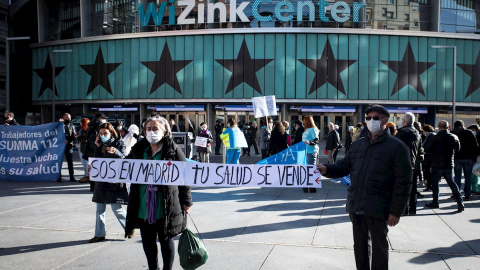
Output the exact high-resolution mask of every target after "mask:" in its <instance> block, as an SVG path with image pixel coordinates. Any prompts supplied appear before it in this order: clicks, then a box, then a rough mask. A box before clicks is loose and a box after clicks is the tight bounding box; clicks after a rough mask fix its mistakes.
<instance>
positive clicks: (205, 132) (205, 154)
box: [197, 123, 213, 163]
mask: <svg viewBox="0 0 480 270" xmlns="http://www.w3.org/2000/svg"><path fill="white" fill-rule="evenodd" d="M200 128H201V131H200V133H199V134H198V136H197V138H199V137H202V138H206V141H207V144H206V145H205V147H203V146H197V152H198V154H199V155H200V162H203V163H210V157H209V156H210V153H211V152H212V144H213V135H212V132H210V130H209V129H208V127H207V124H206V123H201V124H200Z"/></svg>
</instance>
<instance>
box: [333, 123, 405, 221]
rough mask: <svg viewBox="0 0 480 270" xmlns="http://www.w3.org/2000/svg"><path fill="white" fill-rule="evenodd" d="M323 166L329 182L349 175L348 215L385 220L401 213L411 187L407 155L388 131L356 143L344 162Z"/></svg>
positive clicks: (403, 147) (399, 142)
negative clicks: (359, 214) (330, 179)
mask: <svg viewBox="0 0 480 270" xmlns="http://www.w3.org/2000/svg"><path fill="white" fill-rule="evenodd" d="M324 165H325V166H326V167H327V173H326V174H325V176H326V177H328V178H340V177H343V176H346V175H348V174H350V179H351V181H352V186H350V187H349V188H348V195H347V212H349V213H352V214H353V213H362V214H364V215H366V216H371V217H376V218H380V219H384V220H387V219H388V215H389V214H392V215H394V216H396V217H400V216H402V214H403V213H404V211H405V206H406V205H407V201H408V199H409V195H410V189H411V186H412V173H413V172H412V170H411V166H410V151H409V150H408V148H407V146H405V144H404V143H402V142H401V141H400V140H399V139H397V138H395V137H394V136H392V135H390V132H389V131H388V130H385V131H384V132H383V133H382V134H380V135H378V136H377V137H376V138H375V140H373V141H372V140H371V137H370V133H368V134H367V135H366V137H364V138H360V139H357V140H355V141H354V142H353V143H352V146H351V148H350V150H349V151H348V152H347V153H346V155H345V158H344V159H342V160H339V161H337V163H336V164H324Z"/></svg>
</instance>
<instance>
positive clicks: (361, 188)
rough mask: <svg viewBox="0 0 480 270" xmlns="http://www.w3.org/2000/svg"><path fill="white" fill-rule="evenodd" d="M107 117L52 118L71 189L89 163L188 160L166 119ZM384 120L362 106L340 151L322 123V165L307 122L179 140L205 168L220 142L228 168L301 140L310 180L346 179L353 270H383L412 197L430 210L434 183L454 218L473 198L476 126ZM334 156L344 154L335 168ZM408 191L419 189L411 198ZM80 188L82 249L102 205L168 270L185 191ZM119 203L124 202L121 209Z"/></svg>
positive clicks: (203, 127)
mask: <svg viewBox="0 0 480 270" xmlns="http://www.w3.org/2000/svg"><path fill="white" fill-rule="evenodd" d="M5 119H6V120H5V121H4V125H17V124H18V123H17V122H16V121H15V119H14V115H13V113H11V112H6V113H5ZM107 119H108V117H107V116H106V115H105V114H103V113H98V114H96V115H95V117H94V118H93V119H88V118H82V119H81V121H80V129H79V131H78V133H77V131H76V129H75V128H74V127H73V125H72V122H71V115H70V114H68V113H64V114H63V115H62V118H60V119H59V121H60V122H62V123H63V124H64V128H65V139H66V140H65V145H66V147H65V159H66V161H67V165H68V172H69V178H70V181H72V182H73V181H77V180H76V179H75V178H74V172H73V148H74V144H75V143H77V147H78V152H79V157H80V160H81V161H82V165H83V169H84V170H83V177H82V178H81V179H80V180H79V182H90V179H89V176H88V172H89V170H90V168H89V165H88V163H87V160H88V158H89V157H103V158H130V159H143V160H174V161H186V160H187V158H186V155H187V157H190V156H191V154H192V152H193V151H192V150H193V148H187V149H186V152H187V153H184V152H183V151H182V150H181V148H180V147H179V146H178V145H176V144H175V143H174V141H173V139H172V132H174V131H175V132H177V131H178V130H180V129H179V127H178V125H176V124H175V122H174V121H173V120H171V121H167V120H166V119H165V118H163V117H161V116H153V117H149V118H147V119H145V120H144V121H143V122H142V125H141V127H138V126H137V125H135V124H132V125H130V126H128V128H127V127H126V125H125V123H124V122H122V121H117V122H115V123H113V124H112V123H109V122H108V121H107ZM389 119H390V113H389V112H388V110H387V109H386V108H385V107H383V106H381V105H372V106H370V107H369V108H367V110H366V117H365V120H366V121H365V122H364V123H358V124H357V125H356V126H355V127H354V126H349V127H348V132H347V133H346V138H345V140H344V142H343V144H342V140H341V139H340V132H339V127H338V125H335V124H334V123H332V122H329V123H328V124H327V126H328V134H327V139H326V143H325V149H324V153H325V155H327V157H328V162H327V163H325V164H319V162H318V157H319V151H320V147H319V142H320V138H319V134H320V130H319V128H318V127H317V126H316V125H315V122H314V119H313V117H312V116H305V117H304V118H303V121H300V120H297V121H296V122H295V128H294V131H293V132H292V134H290V123H289V122H287V121H283V122H282V121H275V120H274V119H272V118H270V117H267V118H265V119H262V120H261V121H260V123H261V125H260V126H261V127H260V130H259V132H258V127H257V124H256V122H255V121H253V122H251V123H247V124H245V123H243V126H242V127H241V128H240V127H239V126H238V125H237V123H236V121H235V119H234V118H230V119H229V120H228V122H227V123H226V124H227V126H225V125H224V124H223V123H222V122H221V121H219V120H217V122H216V125H215V127H214V133H215V134H212V132H211V131H210V130H209V129H208V125H207V123H201V124H200V126H199V127H200V130H199V131H198V132H195V130H194V128H193V125H192V124H191V122H190V121H189V123H190V126H191V127H190V131H192V132H191V133H193V137H189V138H188V140H189V142H190V144H189V147H193V142H194V141H195V139H199V140H201V141H202V142H203V145H199V144H197V143H195V144H196V145H197V146H196V147H197V149H196V150H197V152H198V154H199V159H200V160H199V161H200V162H206V163H208V162H210V161H209V154H211V153H212V149H213V146H214V143H215V154H216V155H219V154H220V147H221V144H222V143H223V144H225V146H226V160H227V163H229V164H238V163H239V159H240V156H241V155H242V153H243V155H248V156H249V155H250V149H251V147H252V146H253V148H254V150H255V154H260V153H261V156H262V159H264V158H267V157H269V156H273V155H276V154H278V153H279V152H281V151H283V150H285V149H287V148H288V147H290V146H292V145H293V144H297V143H304V144H305V147H306V163H307V164H310V165H316V168H317V169H318V170H319V171H320V173H321V174H322V175H324V176H326V177H329V178H340V177H344V176H347V175H349V176H350V178H351V186H350V187H349V188H348V190H347V191H348V195H347V206H346V209H347V212H348V213H349V216H350V220H351V222H352V228H353V237H354V243H355V244H354V254H355V261H356V265H357V268H358V269H370V265H371V268H372V269H385V268H388V240H387V233H388V228H387V226H395V225H396V224H398V223H399V221H400V218H401V217H402V216H406V215H416V212H417V209H418V206H417V198H418V197H423V196H424V195H423V194H422V192H431V193H432V201H431V202H429V203H427V204H426V205H425V207H428V208H433V209H435V208H439V207H440V201H439V186H440V180H441V178H442V177H443V178H444V179H445V180H446V183H447V184H448V186H449V188H450V189H451V192H452V195H451V197H450V199H452V200H454V201H455V202H456V203H457V211H458V212H463V211H464V210H465V205H464V201H469V200H471V196H472V195H474V194H478V177H477V176H476V175H475V174H473V173H472V171H473V167H474V164H475V163H476V162H477V157H478V156H479V155H480V147H479V145H480V127H479V126H478V125H477V124H474V125H470V126H468V127H465V124H464V122H463V121H461V120H458V121H456V122H455V123H454V124H453V128H451V127H450V123H448V122H447V121H445V120H441V121H439V122H438V123H437V125H436V128H434V127H433V126H431V125H428V124H425V125H422V124H420V123H419V122H416V121H415V120H416V119H415V115H414V114H413V113H410V112H407V113H405V114H404V115H403V117H402V122H401V126H398V127H397V126H396V124H395V123H393V122H388V120H389ZM257 132H258V133H259V135H260V140H259V145H258V146H257V143H256V139H257ZM292 137H293V138H292ZM242 149H243V150H242ZM259 149H260V151H259ZM341 149H344V151H345V156H344V158H343V159H341V160H339V161H337V154H338V152H339V151H340V150H341ZM462 174H463V179H464V180H463V183H462ZM57 181H62V178H61V177H60V179H58V180H57ZM418 184H421V185H424V187H425V188H424V189H423V190H422V191H421V192H420V191H419V190H418ZM462 184H463V185H462ZM90 191H92V192H93V198H92V201H93V202H95V203H96V213H95V232H94V236H93V238H91V239H90V240H89V242H90V243H95V242H99V241H103V240H105V237H106V225H105V224H106V208H107V204H109V205H110V207H111V208H112V211H113V213H114V214H115V216H116V218H117V219H118V221H119V223H120V224H121V226H122V227H123V228H124V229H125V237H126V238H132V237H133V236H134V233H135V228H139V229H140V233H141V238H142V244H143V249H144V252H145V255H146V257H147V261H148V265H149V269H158V267H159V262H158V250H157V245H156V241H157V239H158V241H159V242H160V248H161V254H162V258H163V269H171V268H172V265H173V260H174V253H175V247H174V242H173V240H172V238H173V237H174V236H176V235H178V234H179V233H181V232H182V231H183V230H184V228H185V219H186V213H188V211H189V210H190V207H191V206H192V204H193V203H192V196H191V191H190V187H186V186H156V185H141V184H137V185H131V186H127V185H126V184H123V183H104V182H98V183H94V182H90ZM303 191H304V192H308V193H310V192H312V193H314V192H316V189H314V188H304V189H303ZM462 191H463V196H462ZM122 205H127V211H125V209H124V208H123V207H122ZM369 246H371V250H370V249H369Z"/></svg>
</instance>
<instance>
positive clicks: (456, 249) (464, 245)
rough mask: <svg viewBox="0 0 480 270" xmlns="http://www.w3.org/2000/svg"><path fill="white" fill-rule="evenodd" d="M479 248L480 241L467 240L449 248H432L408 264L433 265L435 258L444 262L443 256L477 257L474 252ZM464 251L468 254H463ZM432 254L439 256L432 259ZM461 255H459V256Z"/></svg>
mask: <svg viewBox="0 0 480 270" xmlns="http://www.w3.org/2000/svg"><path fill="white" fill-rule="evenodd" d="M479 247H480V239H476V240H469V241H462V242H458V243H456V244H454V245H452V246H451V247H439V248H432V249H430V250H428V251H427V253H425V254H422V255H420V256H417V257H415V258H413V259H410V262H412V263H415V264H427V263H434V262H435V260H434V258H436V260H437V261H444V259H445V258H444V256H448V257H467V256H468V255H466V254H468V253H471V254H472V255H479V254H478V253H477V252H476V251H475V250H478V248H479ZM465 249H468V250H469V252H465ZM460 251H462V252H460ZM432 253H433V254H438V255H440V256H437V257H434V256H431V255H432ZM460 253H461V254H460Z"/></svg>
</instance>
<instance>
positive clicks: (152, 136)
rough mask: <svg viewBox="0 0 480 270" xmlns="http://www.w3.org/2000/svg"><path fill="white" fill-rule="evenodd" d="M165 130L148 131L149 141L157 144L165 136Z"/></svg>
mask: <svg viewBox="0 0 480 270" xmlns="http://www.w3.org/2000/svg"><path fill="white" fill-rule="evenodd" d="M162 134H163V131H147V141H148V142H149V143H151V144H156V143H158V142H159V141H160V140H162V138H163V135H162Z"/></svg>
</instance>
